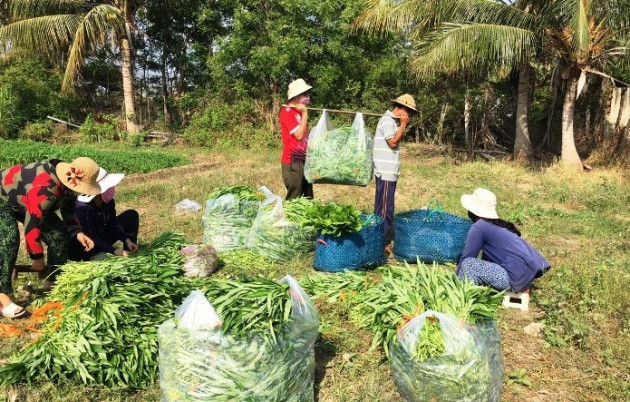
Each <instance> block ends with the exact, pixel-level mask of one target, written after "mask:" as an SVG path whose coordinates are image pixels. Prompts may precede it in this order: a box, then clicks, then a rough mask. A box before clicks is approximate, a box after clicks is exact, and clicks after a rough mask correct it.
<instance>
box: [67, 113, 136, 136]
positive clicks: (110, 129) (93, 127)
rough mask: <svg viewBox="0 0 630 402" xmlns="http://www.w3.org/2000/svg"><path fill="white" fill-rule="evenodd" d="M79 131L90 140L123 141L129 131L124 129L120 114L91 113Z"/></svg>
mask: <svg viewBox="0 0 630 402" xmlns="http://www.w3.org/2000/svg"><path fill="white" fill-rule="evenodd" d="M79 133H80V134H81V135H82V136H83V137H85V138H86V139H87V140H88V141H90V142H100V141H105V140H108V141H121V140H124V139H126V138H127V132H126V131H124V130H123V128H122V123H121V120H120V118H119V117H118V116H115V115H111V114H106V115H102V116H98V117H97V116H94V115H92V114H89V115H88V116H87V118H86V119H85V121H84V122H83V124H82V125H81V128H80V129H79Z"/></svg>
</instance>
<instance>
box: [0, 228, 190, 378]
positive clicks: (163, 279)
mask: <svg viewBox="0 0 630 402" xmlns="http://www.w3.org/2000/svg"><path fill="white" fill-rule="evenodd" d="M184 244H185V243H184V239H183V237H182V236H181V235H177V234H173V233H163V234H162V235H160V236H159V237H158V238H156V239H155V241H154V242H153V243H152V244H151V245H150V246H149V248H148V249H147V250H146V251H144V252H142V253H141V255H138V256H135V257H131V258H111V259H106V260H103V261H94V262H83V263H72V264H66V265H64V266H63V273H61V274H60V275H59V276H58V279H57V286H56V287H55V288H54V289H53V291H52V292H51V294H50V295H49V296H48V299H47V301H56V302H60V303H61V304H62V305H63V306H64V308H63V310H62V311H61V312H60V314H59V316H51V317H50V318H49V321H48V322H47V323H46V324H45V325H44V327H43V328H42V330H41V335H40V336H39V338H37V340H36V341H35V342H33V343H31V344H29V345H28V346H26V348H24V349H23V350H22V351H20V352H19V353H18V354H17V355H15V356H13V357H12V358H11V359H10V360H9V362H7V363H6V364H4V365H3V366H2V367H1V368H0V383H2V384H5V385H6V384H13V383H18V382H28V383H31V382H37V381H41V380H46V379H48V380H51V381H60V380H66V379H67V380H70V381H75V382H82V383H85V384H104V385H107V386H111V387H114V386H125V387H133V388H136V387H143V386H146V385H148V384H150V383H152V382H153V381H154V380H155V377H156V374H157V369H158V364H157V337H156V335H157V327H158V325H159V324H161V323H162V322H164V320H166V319H167V318H168V317H170V316H172V315H173V312H174V310H175V308H176V307H177V305H178V304H179V303H180V302H181V300H182V299H183V297H185V296H186V295H187V293H188V291H189V289H188V288H187V286H185V283H183V282H182V281H181V280H180V278H181V277H182V275H181V262H182V258H183V255H182V254H180V252H179V250H180V249H181V247H182V246H183V245H184Z"/></svg>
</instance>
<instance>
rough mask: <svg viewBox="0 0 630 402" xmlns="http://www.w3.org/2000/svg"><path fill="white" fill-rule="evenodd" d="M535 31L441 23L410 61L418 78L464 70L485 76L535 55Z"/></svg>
mask: <svg viewBox="0 0 630 402" xmlns="http://www.w3.org/2000/svg"><path fill="white" fill-rule="evenodd" d="M535 47H536V35H535V33H534V32H532V31H529V30H525V29H521V28H516V27H510V26H504V25H490V24H443V25H442V26H441V27H440V28H439V29H437V30H435V31H433V32H432V33H431V34H429V35H428V36H427V37H426V40H425V41H423V42H422V43H421V45H420V47H419V48H418V53H417V55H416V56H415V57H414V58H413V59H412V61H411V66H412V70H413V71H414V72H415V73H416V74H417V75H418V76H424V75H431V74H435V73H437V72H449V73H454V72H460V71H467V72H470V73H472V74H476V75H480V76H482V75H485V74H487V73H488V72H490V71H496V70H497V69H502V68H506V67H512V66H516V65H518V64H519V63H520V62H521V61H523V60H526V59H527V58H528V57H529V55H530V54H532V53H533V52H534V49H535Z"/></svg>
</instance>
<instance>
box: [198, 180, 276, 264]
mask: <svg viewBox="0 0 630 402" xmlns="http://www.w3.org/2000/svg"><path fill="white" fill-rule="evenodd" d="M263 198H264V195H263V194H262V193H260V192H258V191H256V190H254V189H253V188H251V187H249V186H243V185H238V186H228V187H218V188H216V189H214V191H213V192H212V193H211V194H210V197H209V198H208V200H207V201H206V208H205V211H204V215H203V218H202V219H203V228H204V229H203V242H204V243H206V244H212V245H213V246H214V248H215V249H216V250H217V251H218V252H225V251H231V250H239V249H243V248H246V247H247V242H248V239H249V232H250V230H251V227H252V224H253V223H254V219H255V218H256V214H257V213H258V206H259V204H260V201H261V200H262V199H263Z"/></svg>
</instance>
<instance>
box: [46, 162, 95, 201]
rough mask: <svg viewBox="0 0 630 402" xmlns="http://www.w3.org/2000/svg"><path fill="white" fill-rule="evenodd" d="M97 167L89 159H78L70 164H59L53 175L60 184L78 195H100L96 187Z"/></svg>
mask: <svg viewBox="0 0 630 402" xmlns="http://www.w3.org/2000/svg"><path fill="white" fill-rule="evenodd" d="M98 172H99V167H98V165H97V164H96V162H94V161H93V160H92V159H90V158H86V157H79V158H76V159H75V160H73V161H72V162H70V163H67V162H59V163H58V164H57V167H56V168H55V173H56V174H57V177H58V178H59V180H61V184H63V185H64V186H66V187H68V188H69V189H70V190H72V191H74V192H77V193H80V194H95V195H96V194H100V193H101V187H100V186H99V185H98V182H97V177H98Z"/></svg>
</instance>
